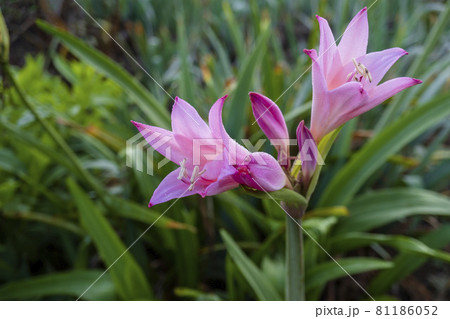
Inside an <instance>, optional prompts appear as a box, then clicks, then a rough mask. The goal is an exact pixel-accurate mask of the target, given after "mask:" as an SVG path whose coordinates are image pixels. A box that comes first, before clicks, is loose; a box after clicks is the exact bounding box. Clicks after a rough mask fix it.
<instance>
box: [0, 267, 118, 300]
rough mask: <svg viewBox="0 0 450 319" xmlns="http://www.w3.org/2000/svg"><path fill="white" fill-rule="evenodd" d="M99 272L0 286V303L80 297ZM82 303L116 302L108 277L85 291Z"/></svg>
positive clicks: (50, 276)
mask: <svg viewBox="0 0 450 319" xmlns="http://www.w3.org/2000/svg"><path fill="white" fill-rule="evenodd" d="M101 274H102V271H100V270H70V271H65V272H59V273H53V274H48V275H42V276H36V277H32V278H27V279H23V280H19V281H14V282H10V283H7V284H5V285H3V286H0V300H34V299H40V298H42V297H51V296H70V297H78V296H80V295H81V294H82V293H83V292H84V291H85V290H86V288H87V287H89V285H90V284H92V283H93V282H94V281H95V280H96V279H97V278H98V277H100V275H101ZM82 299H84V300H116V299H117V296H116V292H115V289H114V284H113V282H112V280H111V276H110V275H109V274H105V275H104V276H102V277H101V278H100V279H99V280H98V282H97V283H96V284H95V285H94V286H92V288H91V289H89V291H87V292H86V293H85V294H84V295H83V298H82Z"/></svg>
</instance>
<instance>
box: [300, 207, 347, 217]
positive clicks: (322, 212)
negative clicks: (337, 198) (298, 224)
mask: <svg viewBox="0 0 450 319" xmlns="http://www.w3.org/2000/svg"><path fill="white" fill-rule="evenodd" d="M348 215H349V211H348V208H347V207H345V206H333V207H324V208H317V209H314V210H310V211H308V212H306V214H305V215H304V216H303V219H307V218H313V217H328V216H348Z"/></svg>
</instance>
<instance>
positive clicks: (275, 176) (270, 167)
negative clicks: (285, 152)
mask: <svg viewBox="0 0 450 319" xmlns="http://www.w3.org/2000/svg"><path fill="white" fill-rule="evenodd" d="M234 178H235V180H236V181H237V182H238V183H239V184H242V185H247V186H250V187H252V188H255V189H258V190H262V191H266V192H273V191H276V190H279V189H282V188H283V187H284V186H285V185H286V175H285V174H284V172H283V169H282V168H281V166H280V164H278V162H277V160H276V159H274V158H273V157H272V156H270V155H269V154H267V153H263V152H256V153H252V154H251V155H250V156H249V157H248V161H247V163H245V164H244V165H241V166H238V167H237V173H236V174H234Z"/></svg>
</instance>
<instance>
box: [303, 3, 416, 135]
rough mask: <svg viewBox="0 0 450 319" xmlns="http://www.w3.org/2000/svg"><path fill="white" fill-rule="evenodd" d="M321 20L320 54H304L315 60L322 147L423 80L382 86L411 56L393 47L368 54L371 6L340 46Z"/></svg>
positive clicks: (314, 117) (316, 129) (314, 114)
mask: <svg viewBox="0 0 450 319" xmlns="http://www.w3.org/2000/svg"><path fill="white" fill-rule="evenodd" d="M317 20H318V21H319V27H320V45H319V55H317V52H316V51H315V50H304V52H305V53H306V54H307V55H308V56H309V57H310V58H311V59H312V61H313V63H312V80H313V103H312V110H311V132H312V135H313V136H314V138H315V139H316V142H317V143H318V142H319V141H320V140H321V139H322V137H324V136H325V135H326V134H327V133H329V132H331V131H333V130H334V129H336V128H338V127H339V126H340V125H342V124H344V123H345V122H347V121H349V120H350V119H352V118H354V117H356V116H358V115H360V114H362V113H364V112H367V111H368V110H370V109H372V108H373V107H375V106H377V105H378V104H380V103H382V102H383V101H385V100H387V99H388V98H390V97H392V96H393V95H395V94H397V93H398V92H400V91H402V90H404V89H406V88H408V87H410V86H413V85H416V84H419V83H422V81H420V80H417V79H413V78H408V77H400V78H395V79H392V80H389V81H386V82H384V83H382V84H380V85H379V83H380V81H381V80H382V78H383V77H384V75H385V74H386V72H387V71H388V70H389V69H390V68H391V66H392V65H393V64H394V63H395V62H396V61H397V60H398V59H399V58H400V57H401V56H403V55H405V54H407V52H406V51H405V50H403V49H400V48H391V49H387V50H383V51H378V52H372V53H368V54H367V53H366V51H367V42H368V38H369V25H368V21H367V8H364V9H362V10H361V11H360V12H359V13H358V14H357V15H356V16H355V17H354V18H353V19H352V21H351V22H350V23H349V25H348V26H347V29H346V30H345V32H344V34H343V36H342V39H341V41H340V43H339V45H336V43H335V39H334V36H333V33H332V31H331V29H330V27H329V25H328V22H327V20H325V19H324V18H321V17H319V16H317Z"/></svg>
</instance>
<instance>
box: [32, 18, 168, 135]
mask: <svg viewBox="0 0 450 319" xmlns="http://www.w3.org/2000/svg"><path fill="white" fill-rule="evenodd" d="M37 25H38V26H39V27H40V28H41V29H42V30H44V31H45V32H47V33H50V34H51V35H53V36H55V37H56V38H58V39H59V40H61V41H62V42H63V43H64V45H65V46H66V47H67V48H68V49H69V50H70V52H71V53H73V54H74V55H75V56H76V57H77V58H79V59H80V60H82V61H83V62H85V63H87V64H89V65H91V66H92V67H94V68H95V69H96V70H97V71H98V72H100V73H102V74H103V75H105V76H107V77H108V78H109V79H111V80H113V81H114V82H116V83H117V84H118V85H120V86H121V87H122V88H123V89H124V90H125V91H126V92H128V94H130V97H131V98H132V99H133V100H134V101H135V102H136V104H137V105H138V106H139V107H140V109H141V110H142V112H143V113H144V114H145V115H146V116H147V120H148V121H149V122H150V123H152V124H154V125H158V126H163V127H169V113H168V111H167V110H166V109H165V108H164V105H162V104H161V103H160V102H159V101H158V100H157V99H156V97H154V96H153V94H151V93H150V92H149V91H148V90H147V89H146V88H145V87H144V86H143V85H142V84H141V83H140V82H139V81H137V80H136V79H135V78H133V77H132V76H131V75H130V74H129V73H128V72H127V71H125V69H124V68H122V67H121V66H120V65H119V64H117V63H116V62H114V61H113V60H111V59H110V58H108V57H107V56H106V55H104V54H103V53H101V52H100V51H98V50H96V49H93V48H91V47H90V46H88V45H87V44H86V43H84V42H83V41H82V40H80V39H78V38H77V37H75V36H73V35H71V34H70V33H68V32H66V31H64V30H61V29H59V28H57V27H54V26H52V25H50V24H48V23H46V22H44V21H37Z"/></svg>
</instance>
